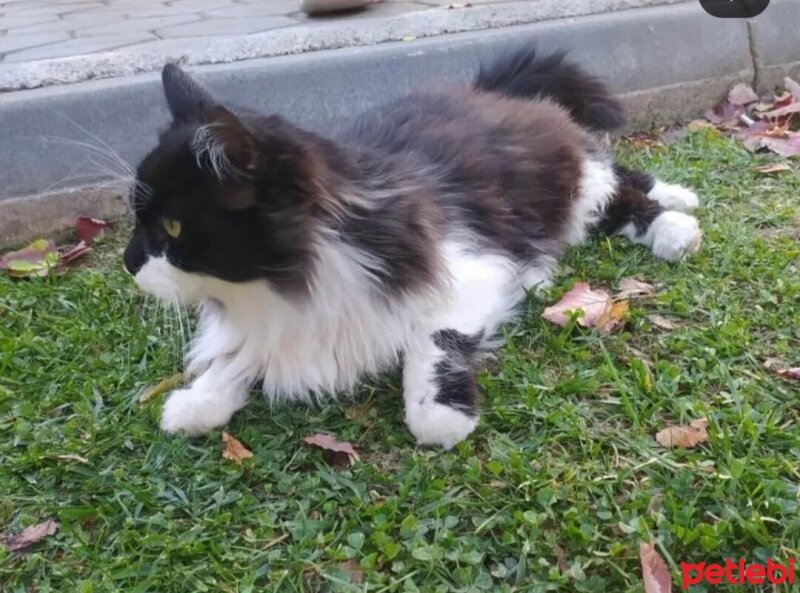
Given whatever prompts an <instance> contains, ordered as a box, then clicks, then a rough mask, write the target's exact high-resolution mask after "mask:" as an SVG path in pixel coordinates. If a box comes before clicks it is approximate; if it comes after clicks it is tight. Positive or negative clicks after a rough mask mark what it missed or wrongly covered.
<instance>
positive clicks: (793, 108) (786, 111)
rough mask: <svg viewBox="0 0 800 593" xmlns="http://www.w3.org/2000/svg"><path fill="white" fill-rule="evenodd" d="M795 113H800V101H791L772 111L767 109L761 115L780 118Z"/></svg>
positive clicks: (767, 117) (768, 117)
mask: <svg viewBox="0 0 800 593" xmlns="http://www.w3.org/2000/svg"><path fill="white" fill-rule="evenodd" d="M794 113H800V102H797V103H790V104H789V105H786V106H785V107H779V108H778V109H773V110H772V111H765V112H764V113H762V114H761V117H763V118H766V119H780V118H783V117H787V116H789V115H792V114H794Z"/></svg>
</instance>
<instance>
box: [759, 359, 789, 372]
mask: <svg viewBox="0 0 800 593" xmlns="http://www.w3.org/2000/svg"><path fill="white" fill-rule="evenodd" d="M784 366H786V364H785V363H784V362H783V359H782V358H767V359H766V360H765V361H764V368H765V369H767V370H768V371H774V370H777V369H780V368H783V367H784Z"/></svg>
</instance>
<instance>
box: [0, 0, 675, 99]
mask: <svg viewBox="0 0 800 593" xmlns="http://www.w3.org/2000/svg"><path fill="white" fill-rule="evenodd" d="M679 1H680V0H382V1H381V2H377V3H375V4H372V5H370V6H369V7H367V8H366V9H364V10H358V11H352V12H347V13H339V14H337V15H330V16H325V17H313V18H312V17H308V16H306V15H304V14H302V13H301V12H300V11H299V0H0V92H1V91H8V90H16V89H23V88H34V87H38V86H49V85H53V84H63V83H72V82H80V81H83V80H88V79H96V78H111V77H120V76H128V75H131V74H138V73H142V72H150V71H154V70H157V69H158V68H159V67H160V66H161V65H162V64H163V63H164V62H165V61H166V60H181V61H182V62H184V63H186V64H198V65H199V64H219V63H228V62H233V61H239V60H244V59H253V58H261V57H272V56H278V55H286V54H295V53H304V52H307V51H316V50H324V49H337V48H342V47H352V46H364V45H373V44H377V43H384V42H388V41H400V40H413V39H416V38H422V37H431V36H436V35H441V34H445V33H458V32H467V31H477V30H485V29H496V28H499V27H507V26H512V25H519V24H526V23H533V22H538V21H541V20H551V19H557V18H564V17H574V16H582V15H587V14H599V13H608V12H613V11H616V10H621V9H627V8H638V7H642V6H653V5H662V4H673V3H677V2H679Z"/></svg>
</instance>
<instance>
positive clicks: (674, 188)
mask: <svg viewBox="0 0 800 593" xmlns="http://www.w3.org/2000/svg"><path fill="white" fill-rule="evenodd" d="M614 172H615V173H616V175H617V179H618V180H619V182H620V184H621V185H624V186H628V187H631V188H634V189H638V190H639V191H641V192H642V193H643V194H644V195H645V196H647V198H648V199H650V200H653V201H654V202H657V203H658V204H659V205H660V206H661V207H662V208H664V209H665V210H677V211H678V212H694V211H695V210H696V209H697V207H698V206H699V205H700V199H699V198H698V197H697V194H696V193H695V192H694V191H692V190H691V189H689V188H688V187H685V186H683V185H679V184H677V183H667V182H666V181H662V180H660V179H658V178H657V177H655V176H654V175H651V174H650V173H645V172H643V171H637V170H635V169H630V168H628V167H623V166H622V165H619V164H617V165H615V166H614Z"/></svg>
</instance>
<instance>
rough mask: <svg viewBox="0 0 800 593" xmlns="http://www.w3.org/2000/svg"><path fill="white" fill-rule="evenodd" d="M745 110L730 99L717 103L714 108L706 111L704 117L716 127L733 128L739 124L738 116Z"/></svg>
mask: <svg viewBox="0 0 800 593" xmlns="http://www.w3.org/2000/svg"><path fill="white" fill-rule="evenodd" d="M744 112H745V108H744V107H742V106H741V105H735V104H733V103H731V102H730V101H725V102H724V103H722V104H720V105H717V106H716V107H715V108H714V109H712V110H710V111H707V112H706V115H705V117H706V119H707V120H708V121H710V122H711V123H712V124H714V125H716V126H717V127H718V128H727V129H733V128H736V127H738V125H739V116H740V115H742V114H743V113H744Z"/></svg>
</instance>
